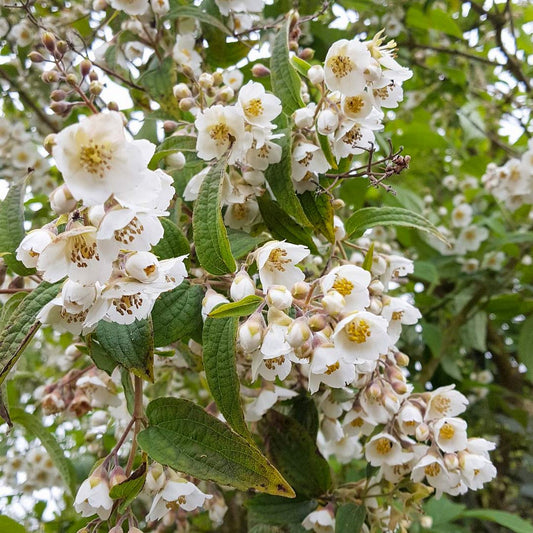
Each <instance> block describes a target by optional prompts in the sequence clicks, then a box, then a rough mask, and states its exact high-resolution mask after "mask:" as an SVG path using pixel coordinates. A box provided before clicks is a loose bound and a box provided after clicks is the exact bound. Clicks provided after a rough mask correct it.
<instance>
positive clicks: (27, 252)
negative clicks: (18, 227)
mask: <svg viewBox="0 0 533 533" xmlns="http://www.w3.org/2000/svg"><path fill="white" fill-rule="evenodd" d="M54 237H55V234H54V233H52V232H51V231H48V230H46V229H36V230H33V231H30V233H28V235H26V237H24V239H22V241H21V243H20V244H19V246H18V248H17V255H16V257H17V259H18V260H19V261H21V262H22V263H23V264H24V266H26V267H28V268H35V267H36V266H37V262H38V260H39V255H40V253H41V252H42V251H43V250H44V249H45V248H46V246H48V245H49V244H50V243H51V242H52V240H53V239H54ZM59 279H60V278H59Z"/></svg>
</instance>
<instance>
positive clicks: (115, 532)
mask: <svg viewBox="0 0 533 533" xmlns="http://www.w3.org/2000/svg"><path fill="white" fill-rule="evenodd" d="M108 533H124V530H123V529H122V526H113V527H112V528H111V529H110V530H109V531H108Z"/></svg>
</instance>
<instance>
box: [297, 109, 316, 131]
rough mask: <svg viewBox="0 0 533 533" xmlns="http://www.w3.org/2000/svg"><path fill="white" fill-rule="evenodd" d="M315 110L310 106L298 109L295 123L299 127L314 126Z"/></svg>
mask: <svg viewBox="0 0 533 533" xmlns="http://www.w3.org/2000/svg"><path fill="white" fill-rule="evenodd" d="M314 115H315V112H314V110H313V109H310V108H309V107H303V108H301V109H297V110H296V111H295V112H294V115H293V116H294V124H295V125H296V127H297V128H311V127H312V126H313V121H314Z"/></svg>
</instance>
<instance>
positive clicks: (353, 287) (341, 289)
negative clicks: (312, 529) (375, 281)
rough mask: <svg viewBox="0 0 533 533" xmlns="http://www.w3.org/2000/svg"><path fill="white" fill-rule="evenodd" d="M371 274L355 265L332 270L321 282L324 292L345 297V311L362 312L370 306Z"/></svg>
mask: <svg viewBox="0 0 533 533" xmlns="http://www.w3.org/2000/svg"><path fill="white" fill-rule="evenodd" d="M370 281H371V275H370V272H368V271H367V270H364V269H362V268H360V267H358V266H355V265H343V266H339V267H335V268H332V269H331V270H330V271H329V273H328V274H326V275H325V276H324V277H323V278H322V279H321V281H320V286H321V287H322V292H324V293H328V292H330V291H336V292H338V293H339V294H342V296H344V302H345V303H344V310H345V311H362V310H363V309H364V308H365V307H368V305H369V304H370V297H369V294H368V286H369V284H370Z"/></svg>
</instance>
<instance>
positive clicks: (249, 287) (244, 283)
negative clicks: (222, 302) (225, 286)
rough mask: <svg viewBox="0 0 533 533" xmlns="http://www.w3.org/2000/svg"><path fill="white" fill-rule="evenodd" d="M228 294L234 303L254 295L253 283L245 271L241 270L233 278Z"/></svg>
mask: <svg viewBox="0 0 533 533" xmlns="http://www.w3.org/2000/svg"><path fill="white" fill-rule="evenodd" d="M229 293H230V296H231V299H232V300H233V301H234V302H238V301H239V300H242V299H243V298H246V296H251V295H252V294H255V283H254V282H253V280H252V278H251V277H250V276H249V275H248V273H247V272H246V271H244V270H241V271H240V272H238V273H237V275H236V276H235V278H233V282H232V283H231V287H230V290H229Z"/></svg>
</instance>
